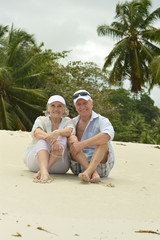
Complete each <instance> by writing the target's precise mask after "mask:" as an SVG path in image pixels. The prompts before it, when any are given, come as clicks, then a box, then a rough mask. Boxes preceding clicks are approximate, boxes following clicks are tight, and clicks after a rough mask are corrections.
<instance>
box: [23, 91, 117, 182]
mask: <svg viewBox="0 0 160 240" xmlns="http://www.w3.org/2000/svg"><path fill="white" fill-rule="evenodd" d="M73 101H74V105H75V108H76V111H77V112H78V114H79V115H78V116H77V117H75V118H73V119H70V118H68V117H66V103H65V100H64V98H63V97H61V96H59V95H54V96H52V97H50V98H49V100H48V102H47V109H46V112H45V116H40V117H38V118H37V119H36V120H35V123H34V125H33V128H32V137H33V141H32V144H31V146H30V147H28V149H27V153H26V158H25V164H26V166H27V167H28V168H29V170H31V171H33V172H36V174H35V176H34V181H37V182H42V183H44V182H49V181H51V177H50V175H49V174H54V173H61V174H64V173H66V172H67V171H68V170H69V168H71V171H72V172H73V173H74V174H76V175H78V176H79V178H80V180H81V181H84V182H91V183H98V182H100V179H101V177H107V176H108V175H109V172H110V171H111V169H112V167H113V165H114V152H113V149H112V146H111V140H112V139H113V136H114V129H113V127H112V125H111V123H110V121H109V120H108V119H107V118H105V117H103V116H101V115H100V114H97V113H95V112H94V111H93V110H92V108H93V101H92V98H91V96H90V94H89V92H88V91H86V90H79V91H77V92H75V93H74V94H73Z"/></svg>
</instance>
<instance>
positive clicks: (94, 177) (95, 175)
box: [91, 172, 101, 183]
mask: <svg viewBox="0 0 160 240" xmlns="http://www.w3.org/2000/svg"><path fill="white" fill-rule="evenodd" d="M100 181H101V178H100V176H99V174H98V173H97V172H94V173H93V174H92V178H91V183H99V182H100Z"/></svg>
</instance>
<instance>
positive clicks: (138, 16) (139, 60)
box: [97, 0, 160, 93]
mask: <svg viewBox="0 0 160 240" xmlns="http://www.w3.org/2000/svg"><path fill="white" fill-rule="evenodd" d="M151 6H152V4H151V1H150V0H133V1H126V2H124V3H119V4H117V6H116V16H115V21H114V22H113V23H112V24H111V25H106V24H104V25H100V26H98V28H97V32H98V35H99V36H109V37H112V38H114V39H118V42H117V43H116V44H115V45H114V48H113V49H112V50H111V52H110V53H109V55H108V56H106V59H105V63H104V66H103V70H105V69H107V68H109V67H111V68H112V70H111V71H110V75H109V78H108V82H109V83H110V85H116V86H122V85H123V82H124V80H126V79H127V80H129V81H130V85H131V91H132V92H134V93H138V92H140V91H141V90H142V89H143V88H144V87H147V88H148V89H149V90H150V89H152V88H153V86H154V85H156V84H159V85H160V78H158V77H159V75H158V73H159V69H158V66H159V57H158V58H156V60H154V58H155V57H157V56H159V55H160V28H156V27H154V26H153V23H154V22H155V20H157V19H160V8H157V9H156V10H154V11H153V12H150V11H149V10H150V8H151ZM153 60H154V62H153V63H152V61H153ZM155 61H158V63H157V62H155ZM151 63H152V72H151V70H150V64H151ZM155 64H157V65H156V66H157V67H156V66H155ZM152 73H153V74H152Z"/></svg>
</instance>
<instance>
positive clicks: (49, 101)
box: [47, 95, 66, 105]
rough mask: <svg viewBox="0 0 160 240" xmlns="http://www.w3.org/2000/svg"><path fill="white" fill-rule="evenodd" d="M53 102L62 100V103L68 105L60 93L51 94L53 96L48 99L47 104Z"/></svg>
mask: <svg viewBox="0 0 160 240" xmlns="http://www.w3.org/2000/svg"><path fill="white" fill-rule="evenodd" d="M52 102H61V103H63V104H64V105H66V102H65V100H64V98H63V97H61V96H60V95H54V96H51V97H50V98H49V99H48V102H47V104H50V103H52Z"/></svg>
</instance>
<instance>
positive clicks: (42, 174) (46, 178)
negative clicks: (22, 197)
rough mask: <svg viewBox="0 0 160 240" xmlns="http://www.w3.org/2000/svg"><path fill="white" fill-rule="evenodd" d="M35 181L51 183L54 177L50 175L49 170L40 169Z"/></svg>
mask: <svg viewBox="0 0 160 240" xmlns="http://www.w3.org/2000/svg"><path fill="white" fill-rule="evenodd" d="M33 181H34V182H36V183H49V182H52V178H51V177H50V175H49V173H48V172H47V171H41V170H39V171H38V172H37V173H36V174H35V176H34V180H33Z"/></svg>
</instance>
